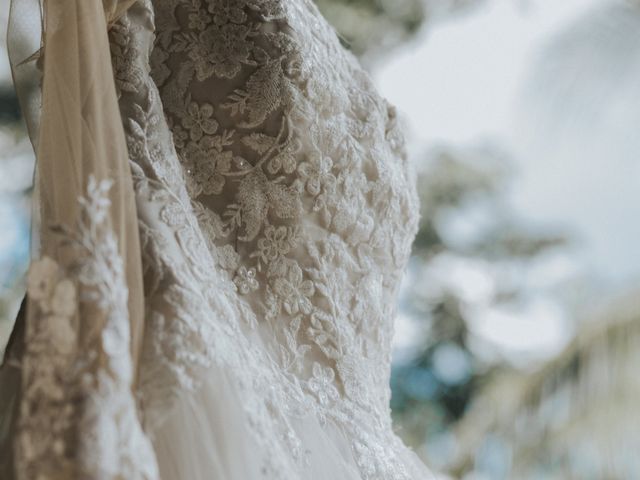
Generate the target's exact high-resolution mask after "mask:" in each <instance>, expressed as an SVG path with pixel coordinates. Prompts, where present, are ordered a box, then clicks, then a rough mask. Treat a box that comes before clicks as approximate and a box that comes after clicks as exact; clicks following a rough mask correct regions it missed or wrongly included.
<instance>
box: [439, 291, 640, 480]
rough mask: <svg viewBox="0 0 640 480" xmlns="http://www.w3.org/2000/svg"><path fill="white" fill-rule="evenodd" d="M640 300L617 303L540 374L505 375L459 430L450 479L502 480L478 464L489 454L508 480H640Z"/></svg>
mask: <svg viewBox="0 0 640 480" xmlns="http://www.w3.org/2000/svg"><path fill="white" fill-rule="evenodd" d="M639 293H640V292H632V293H631V294H627V295H623V296H622V297H621V298H617V299H616V300H615V301H612V302H610V304H609V305H607V306H606V307H605V308H603V309H602V311H601V312H599V313H597V314H596V315H594V316H593V318H590V319H589V320H588V321H586V322H585V324H584V327H583V329H582V330H581V331H580V332H579V333H578V335H577V336H576V338H575V339H574V340H573V341H572V342H571V343H570V344H569V345H568V346H567V348H566V349H565V350H564V351H563V352H562V353H561V354H559V355H558V356H557V357H555V358H552V359H550V360H549V361H547V362H546V363H545V364H544V365H542V367H541V368H539V369H537V370H536V371H534V372H532V373H528V374H523V373H522V372H520V371H514V370H512V369H503V370H502V371H500V372H498V373H497V374H496V375H495V378H494V380H493V381H492V382H491V383H490V384H488V385H487V388H485V389H484V390H483V391H482V392H481V393H480V394H479V395H478V398H477V400H476V401H475V402H474V406H473V408H471V410H470V411H469V413H468V414H467V415H466V416H465V418H464V419H463V420H462V421H461V422H460V424H459V425H458V426H457V427H456V430H457V436H458V438H459V440H460V448H459V450H458V454H457V458H456V459H455V461H454V462H453V463H452V465H451V468H450V471H451V473H453V474H454V475H455V477H456V478H462V477H463V476H464V475H465V474H468V473H470V472H477V473H484V474H485V475H487V476H488V478H496V477H495V474H496V472H495V468H492V466H491V465H488V464H487V463H486V462H482V459H479V458H478V457H479V455H478V452H485V453H484V454H485V455H487V454H488V453H489V452H490V454H491V455H492V456H493V457H494V458H495V457H497V458H502V459H503V464H505V465H508V472H509V478H523V479H524V478H544V479H548V480H563V479H567V478H571V479H574V478H575V479H581V480H601V479H635V478H640V461H638V459H637V458H636V453H637V452H634V448H633V447H634V446H638V445H639V444H640V416H638V414H637V401H638V398H640V378H639V377H638V375H637V371H636V366H637V365H638V363H639V362H640V349H638V345H640V313H639V312H640V301H639V299H640V295H639ZM496 406H498V407H499V408H496Z"/></svg>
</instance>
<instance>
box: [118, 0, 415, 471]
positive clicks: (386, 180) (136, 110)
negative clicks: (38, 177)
mask: <svg viewBox="0 0 640 480" xmlns="http://www.w3.org/2000/svg"><path fill="white" fill-rule="evenodd" d="M151 3H152V4H153V5H151ZM154 11H155V15H154V13H152V12H154ZM154 23H155V38H154V37H153V36H152V32H153V30H152V29H153V24H154ZM111 40H112V53H113V60H114V70H115V72H116V81H117V86H118V88H119V91H120V103H121V110H122V115H123V121H124V124H125V130H126V133H127V136H128V146H129V151H130V154H131V156H132V165H133V168H134V174H135V175H134V177H135V180H136V191H137V193H138V209H139V212H140V213H139V217H140V219H141V235H142V237H143V245H144V246H145V248H144V252H143V255H144V258H145V270H146V277H145V287H146V289H147V291H146V298H147V305H146V311H147V318H148V322H147V323H148V327H147V328H148V330H149V334H148V335H147V337H146V339H145V342H146V344H145V352H146V360H145V361H144V362H143V363H142V365H141V369H142V375H141V378H142V392H143V398H144V399H145V401H144V403H145V404H146V405H147V406H148V410H149V412H153V411H162V410H163V409H162V408H157V409H156V408H154V406H156V405H158V404H160V405H162V406H163V407H164V406H165V404H166V402H167V401H168V400H167V399H169V398H171V397H172V395H170V394H169V395H165V394H163V393H160V392H171V391H179V390H181V389H184V388H185V386H190V385H193V386H195V385H197V383H198V375H199V374H198V373H197V372H198V368H200V367H202V366H206V365H207V364H208V363H209V362H210V361H211V359H212V358H213V359H218V361H220V362H222V363H224V364H225V365H227V366H228V368H231V369H238V370H239V371H240V370H241V371H242V373H241V374H239V377H241V378H242V380H240V383H242V384H243V385H244V387H243V388H245V389H246V392H247V393H246V394H247V396H250V395H256V394H257V393H259V394H260V395H262V396H263V397H264V398H261V399H260V401H258V400H256V401H255V402H253V404H251V402H248V403H249V404H250V405H249V407H248V408H251V409H253V414H255V423H256V426H257V427H256V428H257V431H258V435H264V438H265V442H268V441H269V438H268V437H269V435H271V434H272V430H273V429H274V428H276V429H277V430H279V432H280V433H279V434H278V435H280V436H281V438H283V439H285V440H286V442H285V443H286V444H287V445H288V447H287V448H290V450H291V451H296V448H297V447H296V445H297V439H296V438H295V434H293V433H292V431H291V430H288V429H287V428H284V429H282V428H280V427H279V426H282V425H285V427H286V424H287V421H288V420H283V419H289V418H293V417H295V416H296V415H309V414H311V415H314V416H316V417H317V418H318V419H320V421H321V422H323V423H331V424H334V425H339V426H340V428H341V429H346V430H347V431H348V432H350V434H349V435H350V436H351V438H352V440H353V441H352V445H351V448H353V449H354V452H355V454H356V456H357V458H358V465H359V468H360V469H361V472H362V478H367V479H374V478H375V479H378V478H380V479H382V478H384V479H390V478H408V477H407V473H406V472H405V471H404V466H403V465H402V462H401V461H400V460H399V458H398V455H397V452H396V451H395V450H396V449H401V448H404V447H403V446H402V445H401V442H400V441H399V440H398V439H397V438H396V437H395V435H394V434H393V432H392V429H391V421H390V415H389V366H390V348H391V338H392V333H393V321H394V317H395V311H396V294H397V289H398V286H399V284H400V280H401V276H402V272H403V270H404V268H405V266H406V262H407V260H408V256H409V253H410V248H411V243H412V241H413V238H414V236H415V233H416V230H417V221H418V215H419V214H418V201H417V195H416V190H415V179H414V175H413V170H412V167H411V166H410V164H409V163H408V161H407V157H406V155H405V152H404V145H403V137H402V134H401V133H400V131H399V128H398V119H397V117H396V112H395V109H394V108H393V107H392V106H390V105H389V104H388V103H387V102H386V101H385V100H384V99H383V98H381V97H380V96H379V95H378V94H377V93H376V90H375V88H374V86H373V84H372V81H371V79H370V77H369V76H368V74H367V73H366V72H364V71H363V69H362V68H361V67H360V66H359V64H358V63H357V61H356V60H355V58H354V57H353V56H352V55H351V54H350V53H349V52H347V51H345V50H344V48H343V47H342V46H341V45H340V42H339V39H338V37H337V36H336V34H335V32H334V31H333V30H332V29H331V27H330V26H329V25H328V24H327V23H326V21H325V20H324V19H323V18H322V16H321V15H320V14H319V12H318V11H317V8H316V7H315V5H314V4H313V3H312V2H311V1H309V0H287V1H284V0H206V1H205V0H155V1H153V2H144V5H143V4H142V3H141V4H140V5H139V6H138V7H134V8H133V9H132V10H131V11H130V12H129V14H128V15H127V16H125V17H124V18H123V19H122V21H121V22H120V23H119V24H118V25H116V27H115V28H114V30H113V31H112V33H111ZM152 41H154V43H153V45H152ZM149 58H150V65H148V64H147V61H148V59H149ZM149 71H150V73H151V77H152V78H153V81H151V79H150V78H149V73H148V72H149ZM186 352H188V353H186ZM168 353H169V355H167V354H168ZM159 372H160V373H161V374H160V375H159ZM258 379H260V381H258ZM266 392H268V394H267V393H266ZM148 417H149V418H150V419H151V421H153V417H154V414H153V413H149V414H148ZM274 418H279V420H277V421H276V420H274ZM274 425H275V426H274ZM277 450H278V447H277V446H272V447H271V452H272V454H271V455H270V459H269V462H271V463H273V462H277V461H278V458H279V457H278V452H277ZM300 457H301V458H302V457H304V454H303V453H300ZM301 461H302V460H301ZM283 462H284V460H283ZM274 465H275V463H274ZM291 468H293V469H294V470H295V467H291ZM273 469H274V471H275V470H278V471H279V472H284V471H286V469H285V468H284V467H283V466H282V465H281V464H279V466H278V467H275V466H273ZM282 477H283V478H287V476H286V475H284V474H283V475H282Z"/></svg>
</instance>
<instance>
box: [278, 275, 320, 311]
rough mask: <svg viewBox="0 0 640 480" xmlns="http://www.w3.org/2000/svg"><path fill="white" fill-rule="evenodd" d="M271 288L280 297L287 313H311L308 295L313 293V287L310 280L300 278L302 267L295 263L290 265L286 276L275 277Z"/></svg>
mask: <svg viewBox="0 0 640 480" xmlns="http://www.w3.org/2000/svg"><path fill="white" fill-rule="evenodd" d="M273 289H274V291H275V293H276V295H278V296H279V297H280V298H281V299H282V305H283V307H284V309H285V311H286V312H287V313H288V314H289V315H295V314H296V313H298V312H302V313H305V314H309V313H311V310H312V303H311V300H309V297H311V296H312V295H313V293H314V291H315V288H314V286H313V282H312V281H311V280H302V269H301V268H300V267H299V266H298V265H297V264H295V263H294V264H292V265H291V267H290V268H289V272H288V273H287V278H283V277H278V278H276V279H275V281H274V283H273Z"/></svg>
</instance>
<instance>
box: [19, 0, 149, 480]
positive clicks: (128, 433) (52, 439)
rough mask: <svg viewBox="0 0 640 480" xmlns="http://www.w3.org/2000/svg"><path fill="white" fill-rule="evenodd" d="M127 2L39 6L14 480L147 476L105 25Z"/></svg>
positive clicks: (135, 294) (125, 209)
mask: <svg viewBox="0 0 640 480" xmlns="http://www.w3.org/2000/svg"><path fill="white" fill-rule="evenodd" d="M127 3H129V4H130V3H131V2H130V1H128V0H127V1H124V2H117V1H113V0H110V1H106V0H105V1H104V2H103V3H101V1H100V0H47V1H45V2H44V19H45V24H44V32H45V33H44V35H45V38H44V42H43V44H44V63H43V82H42V110H41V114H40V129H39V137H38V139H37V142H35V143H36V156H37V167H36V178H37V183H38V189H39V197H38V199H37V201H36V208H37V209H38V210H39V212H38V213H39V217H40V218H41V219H42V225H40V226H39V228H38V234H39V238H40V251H39V253H38V254H37V255H36V256H37V258H34V260H33V262H32V265H31V268H30V271H29V275H28V282H27V283H28V288H27V311H26V318H25V325H24V327H25V332H24V353H23V355H22V357H21V358H20V359H19V361H20V370H21V387H20V388H21V392H20V404H19V409H18V413H17V419H16V435H15V445H14V468H15V474H16V478H17V479H20V480H31V479H40V478H47V479H71V478H83V479H101V480H102V479H105V480H106V479H122V478H126V479H134V480H135V479H154V478H157V476H158V475H157V467H156V462H155V457H154V453H153V450H152V448H151V444H150V442H149V440H148V439H147V437H146V435H145V434H144V432H143V430H142V427H141V422H140V420H139V418H138V412H137V407H136V402H135V398H134V395H133V384H134V380H135V374H134V372H135V371H136V358H137V355H138V345H139V342H140V338H141V336H142V324H143V320H142V318H143V305H142V297H143V295H142V293H141V292H142V273H141V266H140V252H139V240H138V233H137V218H136V210H135V203H134V197H133V189H132V181H131V173H130V169H129V164H128V154H127V149H126V143H125V139H124V132H123V130H122V124H121V120H120V115H119V110H118V104H117V96H116V92H115V86H114V81H113V71H112V67H111V59H110V51H109V44H108V39H107V24H108V22H109V21H110V20H111V19H113V18H114V16H116V15H117V14H118V13H120V12H122V9H123V8H124V7H125V6H126V4H127Z"/></svg>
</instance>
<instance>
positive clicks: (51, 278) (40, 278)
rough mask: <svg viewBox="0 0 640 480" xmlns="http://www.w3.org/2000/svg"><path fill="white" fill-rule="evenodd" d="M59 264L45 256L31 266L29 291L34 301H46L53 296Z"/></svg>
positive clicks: (28, 283)
mask: <svg viewBox="0 0 640 480" xmlns="http://www.w3.org/2000/svg"><path fill="white" fill-rule="evenodd" d="M57 274H58V264H57V263H56V262H55V261H54V260H53V259H51V258H50V257H47V256H44V257H42V258H41V259H40V260H37V261H35V262H33V263H32V264H31V267H30V268H29V275H28V277H27V291H28V293H29V295H30V296H31V298H32V299H34V300H44V299H47V298H49V296H50V295H51V293H52V291H53V288H54V284H55V280H56V276H57Z"/></svg>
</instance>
